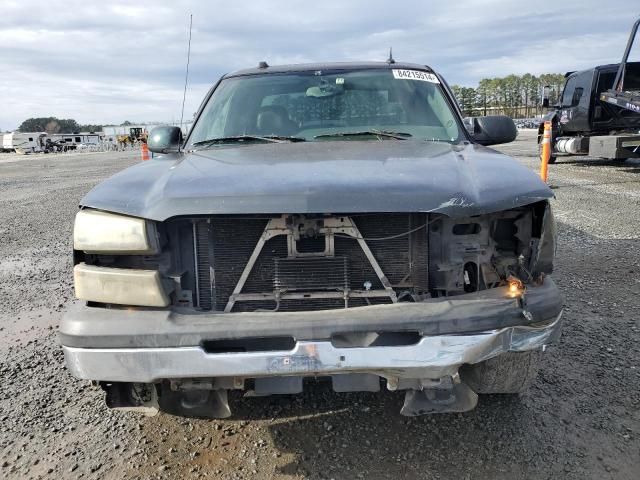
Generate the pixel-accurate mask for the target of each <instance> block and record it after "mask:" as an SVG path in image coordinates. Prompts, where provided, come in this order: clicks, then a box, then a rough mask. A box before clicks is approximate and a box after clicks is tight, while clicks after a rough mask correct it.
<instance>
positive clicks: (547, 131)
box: [540, 122, 551, 182]
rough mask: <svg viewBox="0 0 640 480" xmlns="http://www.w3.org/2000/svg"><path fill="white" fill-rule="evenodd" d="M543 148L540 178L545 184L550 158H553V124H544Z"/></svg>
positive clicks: (541, 150) (541, 151)
mask: <svg viewBox="0 0 640 480" xmlns="http://www.w3.org/2000/svg"><path fill="white" fill-rule="evenodd" d="M541 146H542V148H541V149H540V178H541V179H542V181H543V182H546V181H547V178H548V176H549V158H551V122H544V133H543V134H542V142H541Z"/></svg>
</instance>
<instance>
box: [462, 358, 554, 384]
mask: <svg viewBox="0 0 640 480" xmlns="http://www.w3.org/2000/svg"><path fill="white" fill-rule="evenodd" d="M541 353H542V352H541V351H540V350H531V351H528V352H508V353H503V354H502V355H498V356H497V357H493V358H490V359H489V360H485V361H484V362H480V363H476V364H474V365H464V366H463V367H462V368H460V378H461V379H462V381H463V382H465V383H466V384H467V385H468V386H469V387H470V388H471V389H472V390H473V391H474V392H476V393H478V394H482V393H520V392H524V391H525V390H526V389H527V388H529V386H530V385H531V384H532V383H533V382H534V380H535V379H536V377H537V375H538V368H539V364H540V355H541Z"/></svg>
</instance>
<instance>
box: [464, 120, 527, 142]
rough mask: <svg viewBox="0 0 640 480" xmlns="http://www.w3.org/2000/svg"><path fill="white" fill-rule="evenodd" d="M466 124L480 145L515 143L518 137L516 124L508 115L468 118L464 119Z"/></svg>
mask: <svg viewBox="0 0 640 480" xmlns="http://www.w3.org/2000/svg"><path fill="white" fill-rule="evenodd" d="M464 124H465V127H466V128H467V131H468V132H469V133H470V134H471V136H472V137H473V139H474V140H475V141H476V143H479V144H480V145H498V144H500V143H509V142H513V141H514V140H515V139H516V136H517V135H518V130H517V129H516V125H515V123H513V120H511V118H509V117H507V116H506V115H490V116H487V117H468V118H465V119H464Z"/></svg>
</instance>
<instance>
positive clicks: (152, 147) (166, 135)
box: [147, 126, 182, 153]
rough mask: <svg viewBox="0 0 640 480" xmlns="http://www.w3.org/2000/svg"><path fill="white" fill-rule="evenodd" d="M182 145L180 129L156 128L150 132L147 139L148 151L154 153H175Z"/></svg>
mask: <svg viewBox="0 0 640 480" xmlns="http://www.w3.org/2000/svg"><path fill="white" fill-rule="evenodd" d="M181 145H182V130H181V129H180V127H170V126H163V127H156V128H154V129H153V130H151V133H150V134H149V138H148V139H147V147H149V151H151V152H154V153H176V152H179V151H180V146H181Z"/></svg>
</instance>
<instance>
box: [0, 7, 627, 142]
mask: <svg viewBox="0 0 640 480" xmlns="http://www.w3.org/2000/svg"><path fill="white" fill-rule="evenodd" d="M626 4H627V2H625V1H624V0H612V1H610V2H609V3H608V11H609V12H610V13H609V14H608V15H607V16H606V17H604V16H602V15H599V14H598V13H597V11H598V9H599V8H600V7H601V5H602V4H601V2H600V3H597V2H595V1H593V0H589V1H586V0H585V1H579V0H571V1H565V2H557V1H538V2H527V3H526V4H524V3H522V2H514V1H498V0H493V1H482V0H462V1H456V2H433V1H431V0H430V1H397V2H388V1H380V0H350V1H349V2H345V1H344V0H343V1H337V0H325V1H323V2H316V3H309V2H304V1H284V0H272V1H259V0H254V1H251V2H228V1H224V2H223V1H214V2H201V1H195V0H193V1H187V2H172V1H168V0H158V1H150V0H139V1H137V2H135V3H131V2H129V1H125V0H115V1H111V2H97V1H80V0H49V1H45V0H41V1H36V0H20V1H18V0H3V2H2V15H0V71H1V72H2V73H1V74H0V105H2V109H1V110H0V128H2V129H9V128H15V127H17V126H18V125H19V124H20V122H21V121H22V120H24V119H26V118H28V117H33V116H44V115H46V116H48V115H55V116H58V117H61V118H75V119H76V120H78V121H79V122H81V123H120V122H122V121H124V120H125V119H128V120H132V121H154V120H157V121H171V120H172V119H177V118H179V117H180V106H181V101H182V89H183V82H184V69H185V63H186V57H185V55H186V47H187V45H186V43H187V33H188V32H187V30H188V15H189V13H190V12H192V13H193V15H194V22H193V24H194V25H193V43H192V57H191V66H190V70H191V73H190V86H189V90H188V95H187V106H186V116H187V117H189V116H190V115H191V114H192V113H193V112H194V111H195V109H196V108H197V106H198V105H199V103H200V101H201V99H202V97H203V96H204V94H205V92H206V91H207V89H208V88H209V87H210V86H211V85H212V84H213V83H214V82H215V81H216V80H217V78H218V77H219V76H220V75H221V74H223V73H226V72H229V71H232V70H235V69H239V68H245V67H247V66H253V65H256V64H257V62H258V61H260V60H267V61H268V62H269V63H270V64H277V63H299V62H310V61H332V60H337V61H341V60H384V59H385V58H386V57H387V55H388V48H389V47H390V46H393V49H394V56H395V57H396V59H399V60H404V61H411V62H417V63H426V64H429V65H431V66H433V67H434V68H436V69H437V70H439V71H440V72H442V73H443V74H444V75H445V77H446V78H447V79H448V81H449V82H450V83H458V84H463V85H474V84H475V83H476V82H477V81H478V80H479V79H480V78H483V77H487V76H489V77H495V76H502V75H506V74H509V73H525V72H530V73H534V74H539V73H543V72H564V71H566V70H575V69H577V68H586V67H589V66H592V65H595V64H598V63H609V62H616V61H617V60H618V59H619V58H620V56H621V55H622V50H623V48H624V45H625V41H626V35H627V32H626V30H625V29H626V28H627V24H629V25H628V28H630V27H631V25H630V23H631V19H630V18H629V16H628V14H627V13H626V12H627V10H628V5H626ZM621 26H624V27H625V28H623V29H622V30H621Z"/></svg>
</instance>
